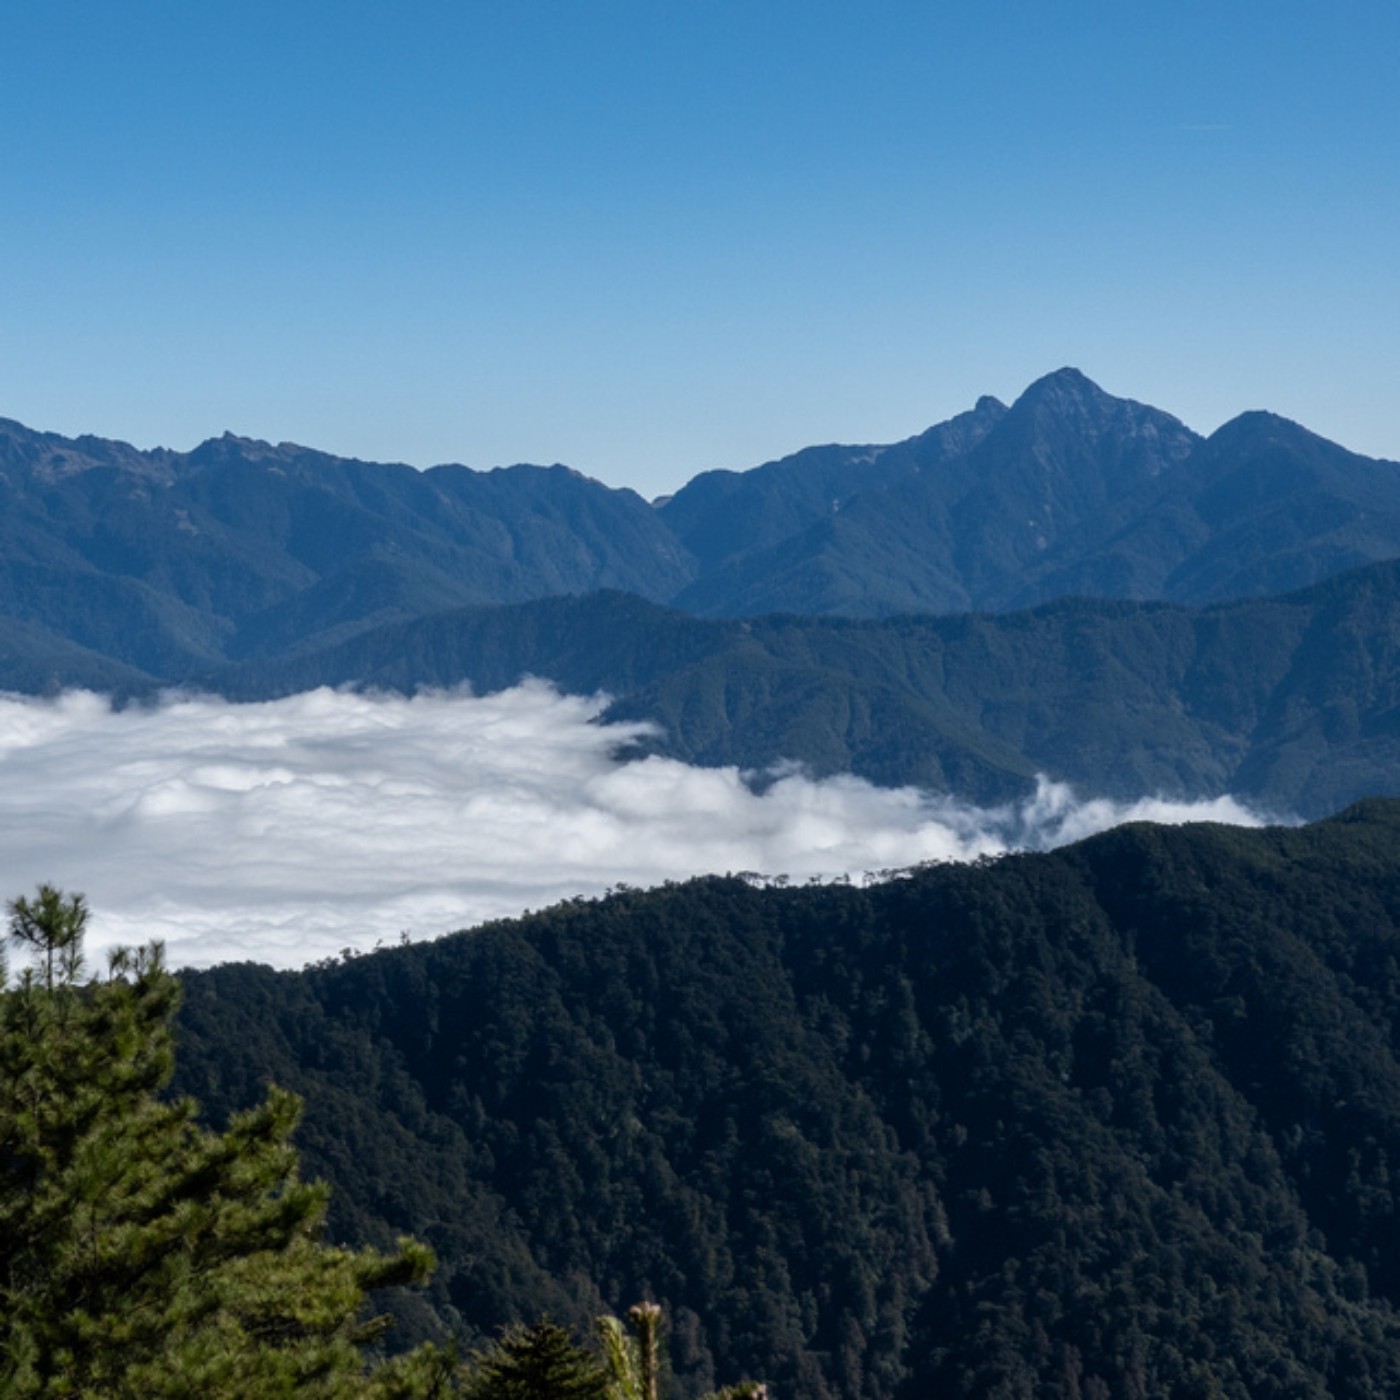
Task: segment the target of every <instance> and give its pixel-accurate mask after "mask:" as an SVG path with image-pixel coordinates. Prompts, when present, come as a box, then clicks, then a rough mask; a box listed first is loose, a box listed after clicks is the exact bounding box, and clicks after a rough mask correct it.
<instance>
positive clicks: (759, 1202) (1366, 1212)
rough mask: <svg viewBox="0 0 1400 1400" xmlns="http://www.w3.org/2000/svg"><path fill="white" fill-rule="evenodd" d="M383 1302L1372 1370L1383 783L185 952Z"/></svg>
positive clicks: (699, 1364)
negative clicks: (1035, 850)
mask: <svg viewBox="0 0 1400 1400" xmlns="http://www.w3.org/2000/svg"><path fill="white" fill-rule="evenodd" d="M185 983H186V993H187V996H186V1002H185V1007H184V1010H183V1012H182V1032H181V1039H180V1047H179V1062H180V1066H181V1068H180V1087H182V1088H184V1089H187V1090H189V1091H191V1092H193V1093H195V1094H196V1095H197V1096H198V1097H199V1098H200V1099H201V1100H202V1101H203V1103H204V1104H205V1105H206V1106H208V1107H209V1108H211V1109H212V1110H213V1111H214V1112H215V1113H216V1114H222V1113H226V1112H228V1111H230V1110H232V1109H235V1108H237V1107H239V1106H241V1105H243V1104H246V1103H249V1102H253V1101H255V1100H256V1099H258V1098H259V1097H260V1096H261V1093H262V1088H261V1086H262V1085H263V1083H264V1081H265V1080H267V1079H268V1078H272V1079H274V1080H275V1081H277V1082H278V1083H280V1084H283V1085H285V1086H287V1087H290V1088H293V1089H295V1090H297V1091H298V1092H300V1093H303V1094H304V1095H305V1096H306V1098H307V1117H306V1123H305V1127H304V1129H303V1130H302V1133H301V1139H300V1141H301V1149H302V1153H303V1157H304V1160H305V1161H306V1163H307V1164H308V1166H309V1168H310V1169H311V1170H312V1171H313V1172H316V1173H323V1174H324V1175H325V1176H326V1177H327V1178H328V1179H329V1180H330V1181H331V1183H332V1185H333V1187H334V1198H333V1199H334V1203H335V1205H334V1211H335V1215H334V1218H333V1228H334V1230H335V1231H336V1232H338V1233H339V1235H340V1236H342V1237H344V1238H346V1239H351V1240H357V1241H359V1240H363V1241H378V1240H381V1239H385V1238H388V1237H390V1236H391V1235H392V1234H393V1233H394V1232H398V1231H411V1232H412V1233H413V1234H415V1235H417V1236H419V1237H421V1238H423V1239H425V1240H427V1241H428V1242H430V1243H431V1244H432V1245H433V1247H434V1248H435V1249H436V1251H437V1253H438V1255H439V1258H440V1261H441V1264H440V1268H439V1271H438V1274H437V1276H436V1279H435V1281H434V1283H433V1284H432V1288H431V1291H430V1293H429V1294H428V1299H427V1303H426V1305H424V1304H419V1305H418V1306H419V1311H417V1312H414V1311H412V1309H411V1307H409V1308H407V1309H406V1310H405V1321H406V1323H407V1327H406V1333H407V1334H408V1335H410V1336H412V1335H417V1334H421V1333H425V1332H430V1331H432V1330H433V1328H434V1327H435V1326H438V1325H445V1326H447V1327H450V1328H461V1329H463V1330H465V1331H467V1332H473V1331H483V1330H490V1329H491V1328H493V1327H495V1326H496V1325H498V1324H499V1323H501V1322H503V1321H505V1320H508V1319H511V1318H518V1317H530V1316H533V1315H535V1314H537V1313H539V1312H540V1311H543V1310H548V1311H549V1312H550V1313H552V1314H553V1315H554V1316H555V1317H557V1318H567V1319H578V1320H583V1319H584V1318H586V1317H587V1316H589V1315H590V1314H592V1313H594V1312H596V1311H598V1310H600V1308H601V1307H603V1306H604V1305H606V1306H612V1307H616V1306H618V1305H619V1304H621V1303H625V1302H626V1301H627V1300H630V1299H633V1298H636V1297H642V1296H650V1297H654V1298H655V1299H656V1300H657V1301H658V1302H661V1303H662V1304H663V1305H664V1306H665V1307H666V1309H667V1312H668V1315H669V1316H670V1317H671V1318H672V1319H673V1322H674V1338H673V1356H674V1361H675V1365H676V1369H677V1381H678V1385H677V1391H678V1394H679V1395H681V1396H686V1395H693V1394H695V1393H697V1392H698V1391H699V1390H701V1389H703V1388H704V1387H705V1386H706V1385H709V1384H711V1383H712V1381H713V1377H714V1376H715V1374H721V1375H723V1374H738V1373H748V1374H755V1375H763V1376H766V1377H768V1378H769V1379H770V1380H772V1381H773V1382H774V1383H775V1393H776V1394H777V1395H778V1396H780V1397H784V1400H796V1397H799V1396H800V1397H803V1400H828V1398H829V1397H848V1398H849V1400H857V1397H861V1398H864V1397H870V1400H874V1398H875V1397H910V1400H912V1397H914V1396H923V1395H928V1394H938V1395H947V1396H958V1395H966V1396H972V1395H986V1396H1003V1397H1012V1396H1023V1395H1031V1394H1036V1395H1046V1396H1060V1397H1071V1396H1084V1397H1100V1400H1103V1398H1104V1397H1108V1396H1134V1395H1136V1396H1147V1395H1168V1394H1170V1395H1176V1396H1200V1397H1205V1396H1228V1397H1239V1400H1247V1398H1250V1400H1261V1397H1280V1400H1281V1398H1282V1397H1285V1396H1286V1397H1290V1400H1296V1397H1305V1396H1316V1397H1319V1400H1321V1397H1327V1396H1332V1397H1337V1396H1342V1397H1382V1396H1392V1395H1394V1394H1396V1393H1400V1314H1397V1312H1396V1305H1397V1303H1400V1237H1397V1231H1398V1230H1400V1222H1397V1219H1396V1214H1395V1201H1396V1193H1397V1189H1400V1180H1397V1172H1398V1171H1400V1019H1398V1018H1397V1016H1396V1008H1397V1007H1400V804H1393V803H1371V804H1366V805H1364V806H1360V807H1357V808H1354V809H1352V810H1350V811H1349V812H1347V813H1345V814H1344V815H1342V816H1341V817H1338V818H1335V819H1332V820H1329V821H1326V822H1323V823H1320V824H1317V825H1315V826H1312V827H1308V828H1303V829H1294V830H1286V829H1270V830H1262V831H1244V830H1239V829H1231V828H1224V827H1214V826H1197V827H1187V828H1177V829H1167V828H1156V827H1150V826H1130V827H1124V828H1120V829H1118V830H1116V831H1114V832H1111V833H1108V834H1106V835H1104V836H1100V837H1097V838H1095V839H1093V840H1091V841H1088V842H1086V843H1084V844H1082V845H1079V846H1077V847H1072V848H1067V849H1064V850H1061V851H1059V852H1056V853H1053V854H1047V855H1026V856H1014V857H1007V858H1005V859H1002V860H1000V861H997V862H994V863H984V864H982V865H980V866H976V867H971V868H969V867H953V866H946V867H939V868H933V869H928V870H924V871H921V872H917V873H915V874H913V875H911V876H909V877H908V878H903V879H898V880H895V881H893V882H891V883H887V884H883V885H879V886H875V887H872V888H869V889H856V888H850V887H829V888H818V887H809V888H784V889H778V888H771V889H758V888H753V887H751V886H750V885H749V884H746V883H744V882H743V881H741V880H734V879H727V880H724V879H708V880H702V881H697V882H694V883H690V884H685V885H680V886H674V887H670V888H666V889H662V890H658V891H654V892H650V893H637V892H625V893H620V894H616V895H614V896H612V897H610V898H608V899H605V900H601V901H597V902H591V901H579V902H576V903H574V904H571V905H567V906H564V907H561V908H558V909H555V910H552V911H549V912H547V913H544V914H540V915H537V916H534V917H530V918H526V919H523V920H520V921H515V922H511V923H504V924H498V925H492V926H488V927H485V928H482V929H479V930H477V931H475V932H472V933H467V934H462V935H458V936H453V937H450V938H447V939H444V940H441V941H439V942H435V943H432V944H429V945H423V946H411V947H405V948H401V949H395V950H392V951H387V952H382V953H377V954H374V955H370V956H366V957H362V958H358V959H352V960H350V961H348V962H345V963H342V964H339V965H329V966H323V967H319V968H314V969H310V970H308V971H306V972H303V973H300V974H287V973H284V974H274V973H272V972H269V971H267V970H266V969H260V968H256V967H253V966H247V965H245V966H229V967H224V968H220V969H217V970H215V971H212V972H207V973H201V974H190V975H187V977H186V979H185Z"/></svg>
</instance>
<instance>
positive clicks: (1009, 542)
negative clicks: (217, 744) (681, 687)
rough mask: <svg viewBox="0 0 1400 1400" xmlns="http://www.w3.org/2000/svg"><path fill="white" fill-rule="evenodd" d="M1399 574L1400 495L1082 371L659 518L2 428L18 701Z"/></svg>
mask: <svg viewBox="0 0 1400 1400" xmlns="http://www.w3.org/2000/svg"><path fill="white" fill-rule="evenodd" d="M1397 556H1400V466H1397V464H1395V463H1392V462H1381V461H1375V460H1372V459H1368V458H1365V457H1360V456H1357V455H1356V454H1353V453H1350V452H1348V451H1346V450H1345V449H1343V448H1341V447H1338V446H1336V445H1335V444H1333V443H1329V442H1326V441H1324V440H1323V439H1321V438H1319V437H1316V436H1314V435H1313V434H1311V433H1309V432H1307V431H1305V430H1304V429H1302V428H1300V427H1298V426H1297V425H1295V424H1293V423H1290V422H1288V421H1286V420H1284V419H1282V418H1278V417H1274V416H1273V415H1270V414H1265V413H1247V414H1245V415H1243V416H1242V417H1239V418H1237V419H1235V420H1234V421H1232V422H1230V423H1227V424H1226V425H1225V426H1224V427H1222V428H1221V429H1219V431H1217V432H1216V433H1214V434H1212V435H1211V436H1210V437H1208V438H1202V437H1199V436H1198V435H1196V434H1195V433H1193V432H1191V431H1190V430H1189V429H1187V428H1186V427H1185V426H1183V425H1182V424H1181V423H1180V422H1179V421H1178V420H1176V419H1175V418H1173V417H1171V416H1170V415H1169V414H1166V413H1163V412H1161V411H1159V410H1157V409H1153V408H1149V407H1146V406H1144V405H1142V404H1138V403H1134V402H1131V401H1129V400H1126V399H1118V398H1114V397H1112V396H1110V395H1108V394H1106V393H1104V392H1103V391H1102V390H1100V389H1099V388H1097V387H1096V386H1095V385H1094V384H1092V383H1091V382H1090V381H1089V380H1088V379H1086V378H1085V377H1084V376H1083V375H1082V374H1080V373H1078V372H1077V371H1075V370H1070V369H1065V370H1060V371H1058V372H1057V373H1054V374H1051V375H1048V376H1046V377H1045V378H1043V379H1041V380H1039V381H1037V382H1036V383H1035V384H1033V385H1031V386H1030V388H1028V389H1027V390H1026V391H1025V393H1024V394H1022V395H1021V397H1020V398H1019V399H1017V401H1016V402H1015V403H1014V404H1012V405H1011V406H1010V407H1009V408H1008V407H1006V406H1004V405H1002V404H1000V403H998V402H997V401H996V400H994V399H991V398H984V399H982V400H981V401H979V403H978V404H977V405H976V407H975V408H973V409H972V410H971V411H969V412H967V413H964V414H961V415H959V416H958V417H955V418H953V419H951V420H950V421H949V422H946V423H943V424H940V425H938V426H937V427H934V428H930V429H929V430H928V431H927V432H924V433H921V434H919V435H918V436H916V437H912V438H909V439H907V440H906V441H904V442H900V443H896V444H893V445H890V446H882V447H870V446H864V447H835V446H833V447H820V448H809V449H807V450H805V451H802V452H798V453H796V454H795V455H793V456H791V457H788V458H784V459H783V460H781V461H777V462H771V463H768V464H767V465H764V466H760V467H757V468H755V469H753V470H751V471H746V472H718V471H716V472H707V473H704V474H703V475H701V476H698V477H696V478H695V479H694V480H692V481H690V482H689V483H687V484H686V485H685V486H684V487H683V488H682V489H681V490H680V491H678V492H677V493H676V494H675V495H674V496H672V497H670V498H668V499H665V500H662V501H659V502H657V503H654V504H649V503H648V502H646V501H644V500H643V499H642V498H641V497H639V496H638V495H636V494H635V493H634V492H632V491H627V490H613V489H610V488H608V487H606V486H603V485H601V484H600V483H598V482H596V481H593V480H590V479H588V478H586V477H583V476H580V475H579V474H578V473H576V472H573V471H570V470H568V469H567V468H564V467H559V466H555V467H548V468H540V467H531V466H517V467H510V468H504V469H497V470H494V471H489V472H474V471H470V470H468V469H467V468H465V467H457V466H443V467H435V468H433V469H431V470H429V471H425V472H419V471H415V470H413V469H411V468H408V467H404V466H393V465H379V464H374V463H366V462H359V461H347V460H344V459H340V458H335V457H331V456H328V455H326V454H324V453H320V452H316V451H312V450H309V449H305V448H301V447H296V446H293V445H290V444H282V445H279V446H272V445H270V444H268V443H263V442H256V441H251V440H248V439H244V438H237V437H233V436H232V435H228V434H226V435H225V436H224V437H222V438H218V439H213V440H211V441H209V442H206V443H204V444H202V445H201V446H199V447H197V448H196V449H195V450H194V451H192V452H188V453H177V452H171V451H168V450H164V449H158V450H155V451H151V452H140V451H137V450H135V449H133V448H131V447H128V446H126V445H124V444H121V443H115V442H107V441H103V440H100V439H96V438H91V437H82V438H77V439H71V440H70V439H65V438H61V437H58V436H56V435H54V434H47V433H38V432H33V431H31V430H29V429H26V428H24V427H22V426H21V425H19V424H17V423H13V422H9V421H0V616H3V617H4V618H5V620H6V624H7V629H8V635H7V637H6V639H5V641H6V647H5V655H4V657H3V658H0V683H3V684H6V685H9V686H11V687H20V688H33V687H35V686H38V685H40V684H52V683H59V684H61V683H67V682H70V681H84V682H85V681H86V680H87V679H88V678H89V677H91V678H93V679H100V678H101V677H102V676H104V675H105V676H106V677H107V681H108V683H109V684H111V685H115V686H121V685H123V684H125V685H127V686H136V685H139V684H140V683H141V681H142V679H143V678H144V680H145V682H146V683H151V682H158V683H163V684H169V683H177V682H184V681H187V680H189V679H191V678H192V677H194V676H197V675H199V674H201V673H202V672H204V671H207V670H209V669H210V668H212V667H214V666H216V665H219V664H223V663H229V662H238V661H243V660H247V659H252V658H258V659H268V658H275V657H281V656H287V655H289V654H293V653H295V652H298V651H300V650H303V649H305V648H307V647H308V646H313V645H315V646H325V645H328V644H330V643H332V642H334V641H337V640H341V639H343V638H345V637H346V636H349V635H351V634H353V633H354V632H357V631H361V630H366V629H368V628H369V627H371V626H374V625H376V624H381V623H385V622H393V621H403V620H406V619H409V618H413V617H422V616H426V615H429V614H431V613H434V612H439V611H443V610H445V609H448V608H452V607H456V606H461V605H465V604H475V605H488V604H511V603H521V602H526V601H529V600H533V599H539V598H545V597H554V596H560V595H571V594H581V593H588V592H592V591H595V590H599V589H616V590H621V591H623V592H627V593H631V594H635V595H636V596H638V597H640V598H643V599H646V600H648V601H651V602H656V603H662V604H665V605H668V606H670V607H672V608H674V609H676V610H678V611H682V612H686V613H689V614H693V615H696V616H705V617H740V616H745V617H747V616H758V615H761V614H767V613H773V612H787V613H799V614H805V615H816V616H844V617H860V618H878V617H890V616H894V615H899V614H906V613H915V612H919V613H952V612H967V611H998V612H999V611H1007V610H1012V609H1019V608H1025V607H1029V606H1032V605H1035V604H1037V603H1041V602H1045V601H1047V600H1050V599H1054V598H1058V597H1063V596H1084V597H1098V598H1121V599H1132V600H1149V599H1156V600H1166V601H1174V602H1183V603H1196V604H1200V603H1208V602H1215V601H1222V600H1226V599H1234V598H1244V597H1259V596H1264V595H1267V594H1272V593H1279V592H1284V591H1287V590H1290V589H1296V588H1300V587H1303V586H1306V585H1308V584H1310V583H1315V582H1318V581H1320V580H1321V579H1324V578H1326V577H1329V576H1330V575H1332V574H1335V573H1338V572H1341V571H1342V570H1344V569H1347V568H1351V567H1355V566H1359V565H1362V564H1366V563H1371V562H1376V561H1379V560H1382V559H1389V558H1394V557H1397Z"/></svg>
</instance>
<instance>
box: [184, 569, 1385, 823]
mask: <svg viewBox="0 0 1400 1400" xmlns="http://www.w3.org/2000/svg"><path fill="white" fill-rule="evenodd" d="M526 675H536V676H543V677H546V678H548V679H549V680H552V681H554V682H555V683H556V684H558V685H559V686H561V687H562V688H563V689H565V690H568V691H573V692H581V693H585V694H587V693H591V692H594V691H600V690H601V691H605V692H607V693H608V694H610V695H612V696H613V697H615V700H614V703H613V705H612V707H611V708H610V710H609V711H608V717H609V718H618V719H647V720H652V721H654V722H655V723H656V724H657V726H658V734H657V737H656V740H655V746H656V747H657V748H658V749H659V750H660V751H662V752H665V753H668V754H671V755H674V756H676V757H678V758H682V759H686V760H688V761H690V762H698V763H706V764H727V763H732V764H738V765H739V766H741V767H744V768H754V769H762V768H765V767H768V766H769V765H771V764H773V763H775V762H777V761H778V760H780V759H788V760H793V761H798V762H801V763H804V764H806V765H807V766H808V767H809V768H810V769H811V770H812V771H814V772H816V773H818V774H830V773H838V772H855V773H858V774H860V775H861V776H863V777H867V778H870V779H871V780H872V781H875V782H878V783H883V784H889V785H901V784H906V783H914V784H919V785H922V786H925V787H927V788H930V789H932V790H934V791H947V792H952V793H954V794H956V795H958V796H960V797H963V798H967V799H975V800H978V801H981V802H998V801H1003V800H1006V799H1007V798H1009V797H1014V796H1017V795H1022V794H1024V793H1026V792H1027V791H1029V790H1030V788H1031V786H1032V783H1033V779H1034V775H1035V774H1036V773H1038V772H1039V773H1044V774H1046V775H1048V776H1049V777H1051V778H1053V779H1057V780H1062V781H1068V782H1071V783H1074V784H1077V785H1078V786H1079V787H1080V789H1081V791H1082V792H1083V793H1084V794H1085V795H1092V796H1098V795H1107V796H1112V797H1119V798H1124V799H1133V798H1137V797H1141V796H1143V795H1145V794H1151V793H1158V794H1163V795H1167V796H1171V797H1183V798H1205V797H1215V796H1218V795H1220V794H1222V793H1227V792H1229V793H1235V794H1237V795H1239V796H1242V797H1245V798H1247V799H1250V800H1252V801H1254V802H1256V803H1258V804H1259V805H1260V806H1262V807H1263V808H1264V809H1265V810H1267V811H1273V812H1279V813H1295V812H1296V813H1298V814H1300V815H1303V816H1308V817H1320V816H1324V815H1326V814H1327V813H1329V812H1334V811H1336V810H1337V809H1338V808H1340V807H1342V806H1344V805H1346V804H1347V803H1349V802H1353V801H1356V800H1357V799H1359V798H1362V797H1369V796H1377V795H1388V794H1393V793H1395V791H1396V781H1397V774H1400V723H1398V722H1397V720H1398V719H1400V564H1396V563H1387V564H1377V565H1372V566H1370V567H1369V568H1366V569H1358V570H1355V571H1353V572H1352V573H1349V574H1344V575H1341V576H1339V577H1337V578H1334V579H1329V580H1327V581H1326V582H1324V583H1321V584H1317V585H1315V586H1313V587H1312V588H1309V589H1305V590H1303V591H1301V592H1299V593H1295V594H1289V595H1287V596H1285V597H1281V598H1270V599H1251V600H1246V601H1243V602H1237V603H1221V604H1216V605H1214V606H1212V607H1207V608H1188V607H1181V606H1176V605H1173V604H1166V603H1125V602H1091V601H1085V600H1079V601H1065V602H1060V603H1051V604H1046V605H1045V606H1044V607H1041V608H1036V609H1033V610H1031V611H1028V612H1024V613H1010V614H1004V615H996V614H977V615H974V616H970V617H950V618H934V617H908V618H893V619H889V620H888V621H882V622H856V621H850V620H845V619H835V618H827V619H815V618H796V617H780V618H755V619H752V620H744V621H702V620H700V619H697V618H692V617H687V616H685V615H684V614H680V613H673V612H668V611H666V610H665V609H663V608H660V607H657V606H655V605H652V604H647V603H644V602H643V601H642V600H640V599H636V598H630V597H627V596H625V595H622V594H600V595H596V596H593V597H588V598H578V599H562V598H561V599H548V600H544V601H541V602H538V603H532V604H527V605H525V606H523V607H520V608H511V609H470V610H462V611H459V612H455V613H450V614H444V615H442V616H439V617H435V618H427V619H423V620H421V621H417V622H413V623H407V624H403V625H400V626H393V627H386V628H383V629H379V630H377V631H373V632H369V633H366V634H364V635H362V636H359V637H356V638H353V639H351V640H348V641H346V642H344V643H342V644H340V645H339V646H336V647H332V648H329V649H328V650H326V651H324V652H319V653H315V654H313V655H309V656H306V657H303V658H301V659H298V660H294V661H291V662H286V663H282V662H278V663H270V664H266V665H262V666H249V667H245V668H243V669H242V670H239V671H228V670H225V671H221V672H218V673H216V674H215V675H213V676H211V677H210V682H211V684H212V685H213V686H214V688H216V689H219V690H222V691H224V692H225V693H227V694H230V695H233V696H236V697H239V698H247V699H253V698H258V697H262V696H266V695H269V694H289V693H295V692H296V691H300V690H305V689H309V688H311V687H312V686H315V685H325V684H329V685H346V684H357V685H369V686H377V687H382V688H386V689H397V690H403V691H409V692H411V691H413V690H414V689H417V688H419V687H421V686H432V685H439V686H450V685H457V684H461V683H463V682H467V683H470V684H471V685H472V686H473V687H474V688H475V689H476V690H478V691H491V690H497V689H500V688H502V687H504V686H509V685H513V684H515V683H516V682H517V681H519V680H520V679H521V678H522V677H523V676H526Z"/></svg>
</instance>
